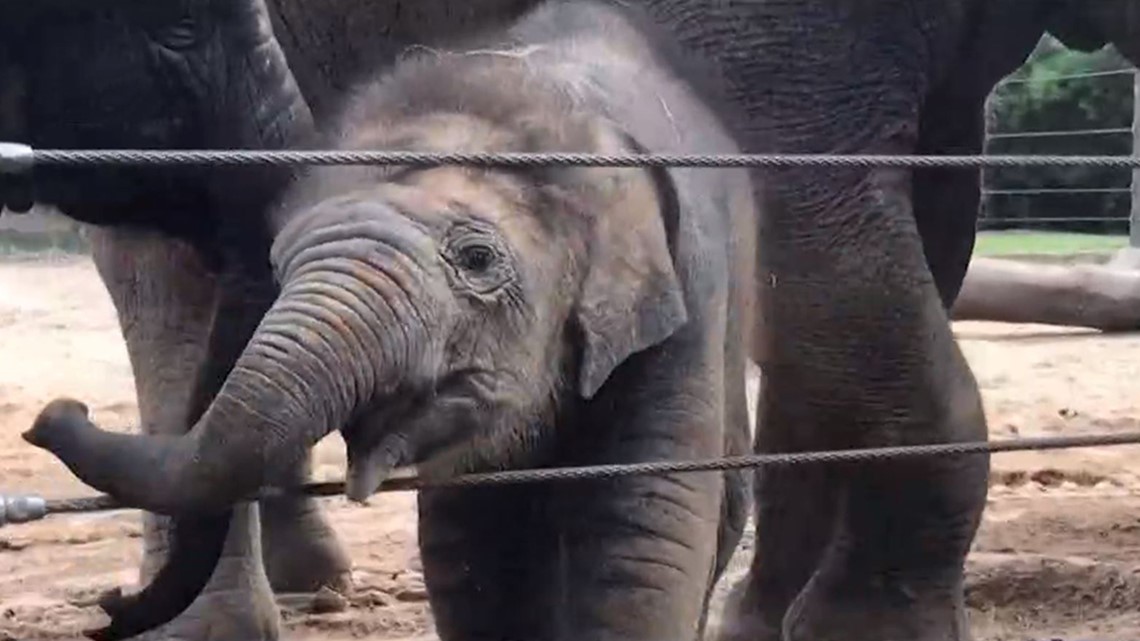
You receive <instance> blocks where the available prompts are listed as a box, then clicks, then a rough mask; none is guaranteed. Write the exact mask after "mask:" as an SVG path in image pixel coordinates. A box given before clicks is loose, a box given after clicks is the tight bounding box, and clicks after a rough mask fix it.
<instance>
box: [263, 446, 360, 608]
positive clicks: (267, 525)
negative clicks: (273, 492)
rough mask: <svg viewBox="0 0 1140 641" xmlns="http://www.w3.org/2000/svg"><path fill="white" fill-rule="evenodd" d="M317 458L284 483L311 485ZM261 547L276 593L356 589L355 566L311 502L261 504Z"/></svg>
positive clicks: (275, 500)
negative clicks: (314, 462)
mask: <svg viewBox="0 0 1140 641" xmlns="http://www.w3.org/2000/svg"><path fill="white" fill-rule="evenodd" d="M311 467H312V459H306V460H305V461H303V462H302V463H301V464H300V465H299V466H297V467H296V468H294V469H293V470H291V471H290V473H289V476H288V478H286V479H284V483H285V484H291V485H300V484H303V483H306V482H308V481H309V480H310V474H311ZM260 507H261V547H262V550H263V551H264V559H265V568H266V572H268V574H269V583H270V585H272V586H273V591H274V592H276V593H278V594H281V593H313V592H316V591H318V590H320V589H321V588H324V587H327V588H331V589H333V590H335V591H337V592H340V593H342V594H345V593H348V592H349V591H351V589H352V572H351V571H352V564H351V563H350V561H349V558H348V554H347V552H346V551H345V550H344V547H343V546H342V545H341V542H340V540H339V539H338V538H337V536H336V532H335V531H334V530H333V529H332V526H331V525H330V524H329V522H328V519H327V518H326V517H325V514H324V511H323V510H322V508H321V506H320V504H319V503H318V502H317V500H316V499H314V498H311V497H280V498H273V499H267V500H262V501H261V503H260Z"/></svg>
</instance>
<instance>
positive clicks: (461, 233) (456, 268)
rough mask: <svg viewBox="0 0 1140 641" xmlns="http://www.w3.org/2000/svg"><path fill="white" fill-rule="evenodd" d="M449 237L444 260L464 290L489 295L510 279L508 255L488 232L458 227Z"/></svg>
mask: <svg viewBox="0 0 1140 641" xmlns="http://www.w3.org/2000/svg"><path fill="white" fill-rule="evenodd" d="M450 236H451V239H450V242H448V243H447V250H446V251H445V253H444V260H445V261H446V262H447V263H448V264H449V265H451V267H452V274H453V276H454V278H455V280H456V281H458V282H457V284H459V285H461V286H462V287H463V288H464V289H468V290H472V291H474V292H475V293H477V294H490V293H493V292H494V291H496V290H498V289H500V288H501V287H503V286H504V285H506V284H507V282H509V281H510V280H511V278H512V277H513V276H514V269H513V268H512V266H511V261H510V257H509V254H507V253H506V252H505V251H503V249H502V248H501V247H500V245H499V243H498V242H496V240H495V237H494V236H493V232H492V231H490V230H484V229H482V226H479V227H478V228H476V227H475V226H468V225H461V226H457V228H456V229H455V230H454V231H453V233H452V234H450Z"/></svg>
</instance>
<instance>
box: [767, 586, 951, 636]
mask: <svg viewBox="0 0 1140 641" xmlns="http://www.w3.org/2000/svg"><path fill="white" fill-rule="evenodd" d="M820 579H821V577H820V576H818V575H817V576H816V577H815V578H813V580H812V581H810V582H809V583H808V585H807V587H806V588H805V589H804V592H803V593H801V594H800V595H799V597H798V598H797V599H796V600H795V602H793V603H792V605H791V607H790V608H788V612H787V615H786V616H785V618H784V625H783V638H784V641H850V639H851V635H852V630H859V631H861V634H860V636H862V637H864V638H875V639H908V640H913V641H969V640H970V638H971V637H970V631H969V627H968V623H967V620H966V611H965V603H964V601H963V598H962V586H961V585H960V584H958V585H953V584H950V585H947V584H937V585H916V584H911V585H907V584H906V583H905V582H898V581H893V580H882V581H871V582H866V583H865V582H859V583H858V584H855V583H854V582H843V583H834V584H832V585H830V586H825V585H823V583H824V581H821V580H820ZM868 583H870V585H868Z"/></svg>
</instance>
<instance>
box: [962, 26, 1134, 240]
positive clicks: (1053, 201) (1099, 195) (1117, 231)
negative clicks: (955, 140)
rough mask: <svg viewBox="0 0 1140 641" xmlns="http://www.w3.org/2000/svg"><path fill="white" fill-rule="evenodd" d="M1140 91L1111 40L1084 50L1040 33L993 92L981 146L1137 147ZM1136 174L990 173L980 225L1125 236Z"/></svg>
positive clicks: (1035, 149) (1048, 149) (1108, 151)
mask: <svg viewBox="0 0 1140 641" xmlns="http://www.w3.org/2000/svg"><path fill="white" fill-rule="evenodd" d="M1138 92H1140V76H1138V74H1137V71H1136V69H1135V68H1133V67H1132V66H1131V65H1130V64H1129V63H1128V62H1127V61H1126V60H1125V59H1124V58H1123V57H1122V56H1120V55H1119V54H1118V53H1117V52H1116V51H1115V50H1114V49H1112V48H1111V47H1109V48H1106V49H1102V50H1100V51H1097V52H1092V53H1080V52H1076V51H1070V50H1068V49H1065V48H1064V47H1063V46H1062V45H1061V44H1060V43H1059V42H1057V41H1056V40H1055V39H1053V38H1052V37H1050V36H1046V37H1044V38H1042V40H1041V42H1040V43H1039V44H1038V46H1037V48H1036V49H1035V50H1034V52H1033V53H1032V54H1031V55H1030V57H1029V59H1028V60H1027V61H1026V64H1025V65H1023V66H1022V67H1021V68H1020V69H1018V70H1017V71H1016V72H1014V73H1013V74H1011V75H1010V76H1009V77H1007V78H1006V79H1004V80H1003V81H1002V82H1001V83H999V84H998V86H997V87H995V88H994V90H993V92H992V93H991V94H990V97H989V100H988V101H987V103H986V138H985V146H984V150H985V153H989V154H1062V155H1065V154H1095V155H1126V154H1133V153H1138V154H1140V142H1138V141H1140V100H1137V98H1136V95H1137V94H1138ZM1133 173H1134V172H1132V171H1130V170H1127V169H1111V168H1110V169H1104V168H1096V167H1072V168H1070V167H1058V168H1043V167H1025V168H1016V167H1015V168H1002V169H989V170H986V171H984V172H983V192H982V207H981V212H980V220H979V228H980V229H982V230H1001V229H1011V228H1014V229H1037V230H1051V231H1066V232H1085V233H1093V234H1112V235H1118V236H1122V235H1127V234H1128V233H1129V227H1130V225H1129V219H1130V211H1137V210H1140V197H1136V196H1133V191H1134V190H1135V192H1136V193H1137V194H1140V172H1136V173H1137V175H1138V177H1137V178H1135V179H1134V177H1133ZM1138 216H1140V214H1138ZM1136 227H1137V230H1136V231H1137V232H1140V225H1137V226H1136ZM1137 240H1140V239H1137ZM1121 244H1123V240H1122V239H1121ZM1133 244H1134V245H1136V244H1138V243H1137V242H1134V243H1133Z"/></svg>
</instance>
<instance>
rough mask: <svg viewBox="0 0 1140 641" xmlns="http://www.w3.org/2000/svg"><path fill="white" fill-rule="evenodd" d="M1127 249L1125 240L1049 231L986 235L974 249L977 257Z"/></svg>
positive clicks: (1115, 237)
mask: <svg viewBox="0 0 1140 641" xmlns="http://www.w3.org/2000/svg"><path fill="white" fill-rule="evenodd" d="M1127 245H1128V237H1127V236H1105V235H1099V234H1071V233H1065V232H1050V231H986V232H981V233H979V234H978V241H977V243H976V244H975V245H974V254H975V255H977V256H1004V255H1016V254H1077V253H1083V252H1114V251H1116V250H1118V249H1120V248H1122V247H1125V246H1127Z"/></svg>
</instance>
